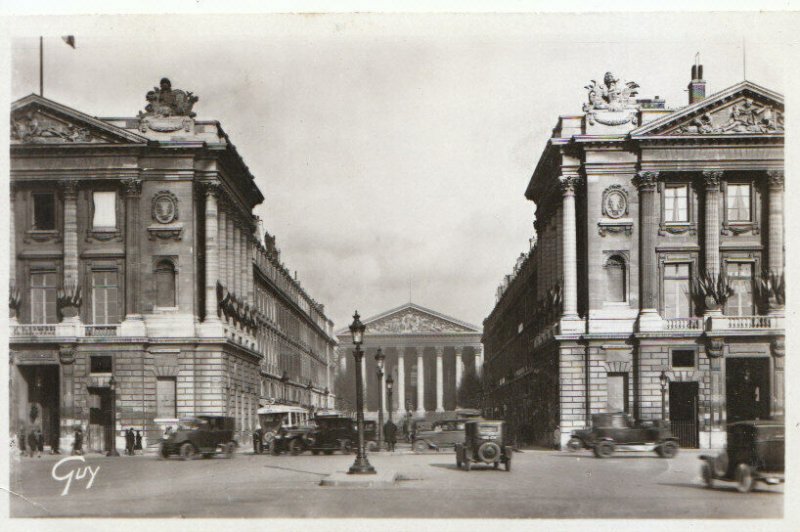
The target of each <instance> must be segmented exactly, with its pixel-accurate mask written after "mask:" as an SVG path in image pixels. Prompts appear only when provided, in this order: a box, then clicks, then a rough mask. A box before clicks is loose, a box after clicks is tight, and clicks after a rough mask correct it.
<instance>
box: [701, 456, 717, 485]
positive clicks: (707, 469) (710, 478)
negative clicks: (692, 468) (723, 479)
mask: <svg viewBox="0 0 800 532" xmlns="http://www.w3.org/2000/svg"><path fill="white" fill-rule="evenodd" d="M700 476H702V477H703V484H705V486H706V487H707V488H713V487H714V473H713V472H712V471H711V466H710V465H709V464H708V462H703V465H702V466H701V467H700Z"/></svg>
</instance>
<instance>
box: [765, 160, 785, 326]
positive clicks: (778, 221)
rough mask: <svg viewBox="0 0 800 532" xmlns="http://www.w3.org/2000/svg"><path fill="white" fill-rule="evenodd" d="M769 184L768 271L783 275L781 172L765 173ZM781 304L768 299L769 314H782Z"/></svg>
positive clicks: (772, 273) (782, 188)
mask: <svg viewBox="0 0 800 532" xmlns="http://www.w3.org/2000/svg"><path fill="white" fill-rule="evenodd" d="M767 176H768V182H769V234H768V236H767V240H768V248H767V249H768V251H767V253H768V255H767V261H768V265H769V266H768V269H769V272H770V274H771V275H775V276H779V275H783V269H784V258H783V247H784V234H783V194H784V192H783V191H784V184H783V177H784V176H783V170H770V171H769V172H767ZM783 312H784V305H783V302H780V301H778V300H776V299H775V298H774V297H770V301H769V313H770V314H783Z"/></svg>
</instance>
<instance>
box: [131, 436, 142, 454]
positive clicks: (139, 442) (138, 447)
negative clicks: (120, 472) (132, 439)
mask: <svg viewBox="0 0 800 532" xmlns="http://www.w3.org/2000/svg"><path fill="white" fill-rule="evenodd" d="M133 451H134V454H135V453H136V451H142V454H144V451H143V450H142V432H141V431H139V430H137V431H136V445H134V447H133Z"/></svg>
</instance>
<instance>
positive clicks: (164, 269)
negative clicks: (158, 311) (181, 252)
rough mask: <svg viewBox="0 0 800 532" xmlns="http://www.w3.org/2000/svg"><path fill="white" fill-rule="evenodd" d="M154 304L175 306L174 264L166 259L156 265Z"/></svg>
mask: <svg viewBox="0 0 800 532" xmlns="http://www.w3.org/2000/svg"><path fill="white" fill-rule="evenodd" d="M156 306H157V307H174V306H175V266H173V264H172V262H170V261H168V260H162V261H161V262H159V263H158V264H157V265H156Z"/></svg>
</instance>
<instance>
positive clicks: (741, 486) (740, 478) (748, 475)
mask: <svg viewBox="0 0 800 532" xmlns="http://www.w3.org/2000/svg"><path fill="white" fill-rule="evenodd" d="M753 484H755V480H754V479H753V470H752V469H750V466H749V465H747V464H739V465H738V466H736V489H737V490H739V493H748V492H750V491H751V490H752V489H753Z"/></svg>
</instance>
